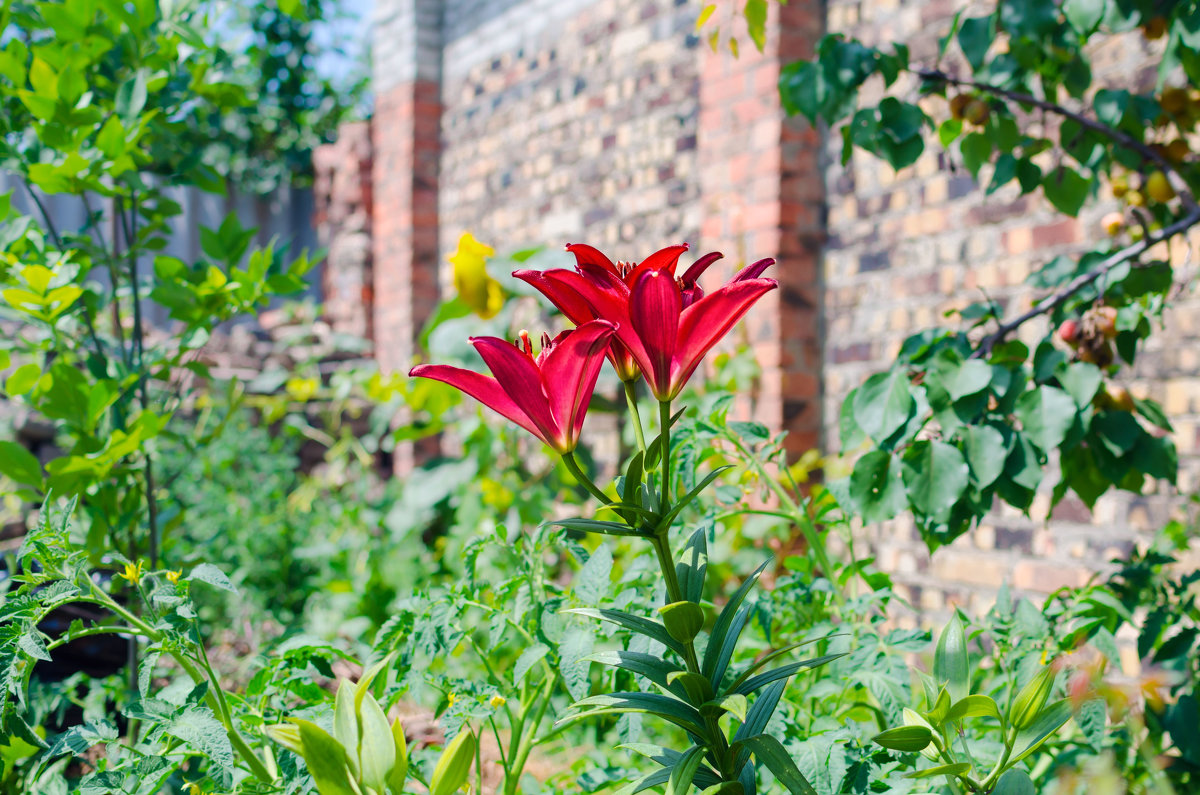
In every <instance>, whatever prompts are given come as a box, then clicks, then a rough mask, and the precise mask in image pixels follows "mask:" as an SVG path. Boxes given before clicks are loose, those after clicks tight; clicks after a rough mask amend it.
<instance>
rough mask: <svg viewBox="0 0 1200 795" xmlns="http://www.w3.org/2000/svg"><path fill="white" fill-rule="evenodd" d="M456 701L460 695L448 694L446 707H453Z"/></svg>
mask: <svg viewBox="0 0 1200 795" xmlns="http://www.w3.org/2000/svg"><path fill="white" fill-rule="evenodd" d="M455 701H458V693H447V694H446V706H447V707H453V706H454V702H455Z"/></svg>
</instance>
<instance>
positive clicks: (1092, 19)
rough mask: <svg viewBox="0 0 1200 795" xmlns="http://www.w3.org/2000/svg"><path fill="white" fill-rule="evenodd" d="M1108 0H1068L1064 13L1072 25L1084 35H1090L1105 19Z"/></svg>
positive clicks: (1064, 4) (1064, 5)
mask: <svg viewBox="0 0 1200 795" xmlns="http://www.w3.org/2000/svg"><path fill="white" fill-rule="evenodd" d="M1106 5H1107V3H1106V0H1066V2H1065V3H1063V13H1064V14H1066V17H1067V21H1068V22H1070V23H1071V27H1073V28H1075V30H1077V31H1079V33H1080V34H1082V35H1084V36H1090V35H1091V34H1092V33H1094V32H1095V30H1096V28H1098V27H1099V26H1100V20H1102V19H1104V12H1105V7H1106Z"/></svg>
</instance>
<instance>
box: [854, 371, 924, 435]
mask: <svg viewBox="0 0 1200 795" xmlns="http://www.w3.org/2000/svg"><path fill="white" fill-rule="evenodd" d="M915 406H916V402H915V401H914V400H913V396H912V392H911V391H910V390H909V384H908V378H907V377H906V376H905V375H904V373H902V372H900V371H899V370H891V371H889V372H886V373H875V374H874V375H872V376H871V377H870V378H868V379H867V380H866V382H865V383H864V384H863V385H862V386H860V387H859V388H858V390H857V391H856V393H855V395H854V420H855V422H857V423H858V426H859V427H860V428H862V430H863V432H864V433H866V434H867V435H868V436H870V437H871V439H873V440H874V441H875V442H876V443H877V444H883V443H884V442H885V441H886V440H887V439H888V438H889V437H891V436H892V434H894V433H895V432H896V431H898V430H899V429H900V428H902V427H904V424H905V423H906V422H908V418H909V416H910V415H911V414H912V412H913V409H914V408H915Z"/></svg>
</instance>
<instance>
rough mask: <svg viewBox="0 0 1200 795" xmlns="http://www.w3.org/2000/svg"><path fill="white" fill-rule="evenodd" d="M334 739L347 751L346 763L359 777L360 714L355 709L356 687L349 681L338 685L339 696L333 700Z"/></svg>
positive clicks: (343, 681)
mask: <svg viewBox="0 0 1200 795" xmlns="http://www.w3.org/2000/svg"><path fill="white" fill-rule="evenodd" d="M333 738H334V739H335V740H337V741H338V742H339V743H341V744H342V747H343V748H345V749H346V761H347V762H348V763H349V765H350V770H351V772H352V773H353V774H354V775H355V776H357V775H358V773H359V767H358V739H359V726H358V713H357V712H356V711H355V708H354V685H352V684H350V680H349V679H343V680H341V681H340V682H339V683H338V689H337V695H336V696H335V697H334V700H333Z"/></svg>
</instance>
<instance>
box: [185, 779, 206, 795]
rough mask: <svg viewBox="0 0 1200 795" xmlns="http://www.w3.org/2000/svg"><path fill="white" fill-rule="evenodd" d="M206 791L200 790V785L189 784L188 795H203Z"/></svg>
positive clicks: (191, 782)
mask: <svg viewBox="0 0 1200 795" xmlns="http://www.w3.org/2000/svg"><path fill="white" fill-rule="evenodd" d="M203 793H204V790H202V789H200V785H199V784H197V783H196V782H194V781H189V782H188V783H187V795H203Z"/></svg>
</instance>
